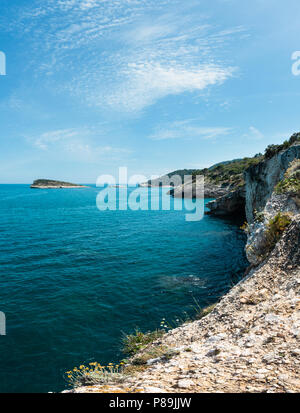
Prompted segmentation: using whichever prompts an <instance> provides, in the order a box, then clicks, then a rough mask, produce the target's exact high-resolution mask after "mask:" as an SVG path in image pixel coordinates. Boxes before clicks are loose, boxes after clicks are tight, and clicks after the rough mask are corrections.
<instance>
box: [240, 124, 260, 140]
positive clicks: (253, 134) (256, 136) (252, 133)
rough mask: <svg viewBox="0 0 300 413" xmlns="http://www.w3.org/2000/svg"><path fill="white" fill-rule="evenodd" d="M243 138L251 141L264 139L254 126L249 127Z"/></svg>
mask: <svg viewBox="0 0 300 413" xmlns="http://www.w3.org/2000/svg"><path fill="white" fill-rule="evenodd" d="M244 137H246V138H248V139H251V140H261V139H264V137H265V136H264V134H263V133H262V132H261V131H260V130H258V129H257V128H255V127H254V126H250V127H249V132H247V133H246V134H245V135H244Z"/></svg>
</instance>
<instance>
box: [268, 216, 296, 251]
mask: <svg viewBox="0 0 300 413" xmlns="http://www.w3.org/2000/svg"><path fill="white" fill-rule="evenodd" d="M290 223H291V216H290V215H289V214H287V213H282V212H279V213H278V214H277V215H276V216H275V217H274V218H272V219H271V220H270V221H269V223H268V224H267V230H266V244H265V255H268V254H269V253H270V252H271V251H272V249H273V248H274V247H275V245H276V243H277V242H278V241H279V239H280V238H281V235H282V234H283V232H284V230H285V229H286V228H287V227H288V226H289V225H290Z"/></svg>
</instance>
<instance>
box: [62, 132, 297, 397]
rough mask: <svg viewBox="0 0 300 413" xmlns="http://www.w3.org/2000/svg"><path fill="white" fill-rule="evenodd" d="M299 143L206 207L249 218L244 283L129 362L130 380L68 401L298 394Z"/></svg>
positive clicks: (271, 153) (276, 151)
mask: <svg viewBox="0 0 300 413" xmlns="http://www.w3.org/2000/svg"><path fill="white" fill-rule="evenodd" d="M295 136H296V139H295ZM297 136H298V137H297ZM299 138H300V135H299V134H298V135H293V137H292V138H291V140H290V141H289V142H287V144H284V145H283V146H282V147H281V146H279V147H276V148H270V150H268V151H267V155H268V156H265V158H264V159H263V160H262V161H261V162H258V163H257V164H255V165H252V166H251V167H250V168H248V169H247V170H246V172H245V175H244V179H245V185H237V186H236V188H234V190H232V191H229V192H228V193H227V194H225V195H224V196H221V197H219V198H218V199H217V200H216V201H212V202H211V203H210V205H209V207H210V209H211V213H212V214H214V215H217V216H218V215H221V216H223V215H232V214H241V213H244V214H245V215H246V217H247V223H245V231H246V233H247V238H248V240H247V245H246V253H247V257H248V260H249V262H250V267H249V269H248V271H247V274H245V275H244V278H243V279H242V281H240V282H239V284H238V285H236V286H235V287H233V288H232V289H231V291H230V292H229V293H228V294H227V295H225V296H224V297H223V298H222V299H221V300H220V302H219V303H218V304H216V305H215V306H214V307H211V308H210V311H207V315H205V316H203V317H202V318H201V319H200V320H197V321H194V322H187V323H185V324H183V325H182V326H180V327H178V328H176V329H174V330H171V331H169V332H168V333H166V334H164V335H163V336H162V337H161V338H159V339H158V340H157V341H155V342H153V343H150V344H149V345H147V346H146V347H144V348H143V349H142V350H140V351H139V352H138V353H137V354H135V355H134V356H133V357H132V358H131V360H130V361H129V364H128V367H129V371H131V374H128V373H127V374H123V375H120V376H118V379H117V380H111V381H109V380H108V381H107V382H106V383H103V384H97V385H93V386H86V387H75V388H74V389H73V390H70V392H75V393H81V392H106V393H110V392H124V393H128V392H129V393H131V392H132V393H134V392H149V393H150V392H155V393H167V392H178V393H180V392H191V393H194V392H197V393H199V392H208V393H213V392H224V393H229V392H249V393H256V392H257V393H261V392H269V393H278V392H280V393H281V392H284V393H286V392H299V391H300V377H299V370H300V349H299V340H300V144H299ZM290 142H292V144H290ZM158 349H159V350H160V352H162V349H163V354H161V355H159V356H156V357H152V358H151V357H149V354H150V355H151V354H159V351H158ZM141 360H144V362H143V363H141ZM141 364H142V366H141ZM130 368H131V370H130ZM127 372H128V369H127Z"/></svg>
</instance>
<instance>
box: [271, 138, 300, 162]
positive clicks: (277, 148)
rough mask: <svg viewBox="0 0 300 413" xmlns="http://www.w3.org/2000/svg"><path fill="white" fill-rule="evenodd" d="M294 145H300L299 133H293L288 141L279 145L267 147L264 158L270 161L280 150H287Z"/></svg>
mask: <svg viewBox="0 0 300 413" xmlns="http://www.w3.org/2000/svg"><path fill="white" fill-rule="evenodd" d="M295 143H300V133H294V135H292V136H291V138H290V139H289V140H286V141H284V142H283V144H281V145H269V146H268V147H267V149H266V151H265V158H266V159H271V158H273V156H274V155H276V154H277V153H279V152H280V151H282V150H285V149H288V148H289V147H290V146H292V145H294V144H295Z"/></svg>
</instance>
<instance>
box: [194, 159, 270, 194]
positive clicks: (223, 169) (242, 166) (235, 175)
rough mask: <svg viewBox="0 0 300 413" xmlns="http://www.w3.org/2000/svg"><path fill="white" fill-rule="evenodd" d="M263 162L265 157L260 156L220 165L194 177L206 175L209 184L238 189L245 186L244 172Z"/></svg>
mask: <svg viewBox="0 0 300 413" xmlns="http://www.w3.org/2000/svg"><path fill="white" fill-rule="evenodd" d="M262 160H263V155H262V154H258V155H255V156H254V157H253V158H243V159H238V160H234V161H232V162H226V163H222V164H218V165H216V166H214V167H212V168H205V169H200V170H197V171H195V173H194V175H204V176H205V178H206V180H207V181H208V182H211V183H213V184H216V185H224V186H225V185H226V186H232V187H238V186H242V185H244V183H245V181H244V171H245V170H246V169H248V168H249V167H250V166H252V165H257V164H258V163H259V162H261V161H262Z"/></svg>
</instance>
